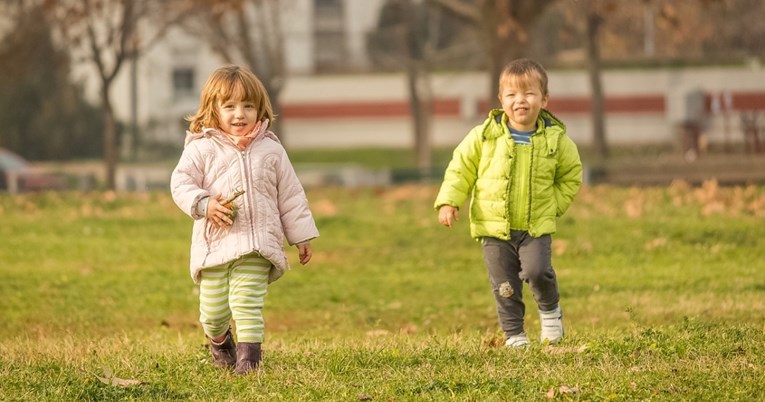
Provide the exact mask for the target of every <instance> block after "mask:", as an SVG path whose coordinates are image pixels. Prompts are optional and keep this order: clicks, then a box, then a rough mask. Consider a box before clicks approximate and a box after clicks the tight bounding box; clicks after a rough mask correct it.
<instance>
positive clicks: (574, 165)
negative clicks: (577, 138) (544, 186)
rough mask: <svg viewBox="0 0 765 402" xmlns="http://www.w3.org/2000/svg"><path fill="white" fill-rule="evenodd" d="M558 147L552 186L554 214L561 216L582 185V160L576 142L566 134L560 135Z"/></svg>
mask: <svg viewBox="0 0 765 402" xmlns="http://www.w3.org/2000/svg"><path fill="white" fill-rule="evenodd" d="M559 147H560V148H559V151H560V152H559V153H558V169H557V170H556V172H555V181H554V183H553V188H554V191H555V202H556V204H557V211H556V214H557V216H562V215H563V214H564V213H565V212H566V210H568V207H569V206H570V205H571V202H572V201H573V200H574V196H575V195H576V193H577V192H579V187H580V186H581V185H582V161H581V159H580V158H579V151H578V150H577V148H576V144H574V141H572V140H571V138H569V137H568V136H566V135H562V136H561V143H560V145H559Z"/></svg>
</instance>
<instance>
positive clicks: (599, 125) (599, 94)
mask: <svg viewBox="0 0 765 402" xmlns="http://www.w3.org/2000/svg"><path fill="white" fill-rule="evenodd" d="M602 22H603V21H602V18H601V17H600V16H599V15H598V14H597V12H595V11H593V10H592V9H591V8H589V7H588V11H587V40H586V42H587V72H588V75H589V78H590V88H591V89H592V105H591V112H592V145H593V147H594V148H595V154H596V155H597V156H598V157H599V158H600V159H603V160H605V159H607V158H608V144H607V141H606V129H605V123H604V101H603V85H602V83H601V62H600V48H599V45H598V31H599V29H600V25H601V23H602Z"/></svg>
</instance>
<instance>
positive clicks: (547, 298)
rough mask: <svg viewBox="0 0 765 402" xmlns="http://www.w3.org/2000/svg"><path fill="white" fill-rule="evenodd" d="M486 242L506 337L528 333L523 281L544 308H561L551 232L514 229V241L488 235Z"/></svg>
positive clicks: (484, 240)
mask: <svg viewBox="0 0 765 402" xmlns="http://www.w3.org/2000/svg"><path fill="white" fill-rule="evenodd" d="M482 243H483V257H484V260H485V261H486V268H487V270H488V271H489V281H490V282H491V288H492V290H493V292H494V300H496V302H497V316H498V317H499V325H500V327H501V328H502V330H503V331H504V332H505V336H512V335H518V334H520V333H521V332H524V330H523V317H524V315H525V314H526V306H525V305H524V304H523V282H527V283H528V284H529V289H531V293H532V295H533V296H534V300H536V302H537V306H538V307H539V309H540V310H542V311H550V310H554V309H555V308H556V307H558V301H559V300H560V295H559V294H558V280H557V279H556V277H555V271H554V270H553V267H552V255H551V254H552V253H551V246H552V238H551V237H550V235H544V236H541V237H538V238H535V237H532V236H531V235H530V234H529V233H528V232H526V231H517V230H513V231H511V234H510V240H500V239H497V238H493V237H484V238H483V242H482Z"/></svg>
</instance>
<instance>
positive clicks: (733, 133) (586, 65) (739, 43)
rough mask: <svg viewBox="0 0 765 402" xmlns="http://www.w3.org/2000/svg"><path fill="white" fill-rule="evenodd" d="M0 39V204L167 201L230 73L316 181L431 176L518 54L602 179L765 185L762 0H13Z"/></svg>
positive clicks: (488, 104)
mask: <svg viewBox="0 0 765 402" xmlns="http://www.w3.org/2000/svg"><path fill="white" fill-rule="evenodd" d="M0 38H2V39H1V40H0V127H2V129H0V173H1V174H0V191H10V192H22V191H31V190H37V189H50V188H58V189H80V190H90V189H114V190H126V191H142V190H149V189H167V186H168V183H169V175H170V171H171V170H172V168H173V167H174V164H175V163H176V162H177V159H178V157H179V155H180V152H181V149H182V146H183V138H184V136H185V130H186V127H187V123H186V122H185V121H184V117H185V116H186V115H188V114H190V113H193V112H194V111H195V110H196V108H197V104H198V97H199V91H200V90H201V88H202V85H203V84H204V82H205V80H206V78H207V76H208V75H209V74H210V73H211V72H212V71H213V70H214V69H215V68H217V67H218V66H220V65H222V64H228V63H235V64H242V65H247V66H249V67H250V68H251V69H252V70H253V71H255V72H256V74H257V75H258V76H259V77H260V78H261V80H262V81H263V83H264V84H265V86H266V87H267V89H268V91H269V94H270V96H271V100H272V102H273V104H274V107H275V111H276V113H277V114H278V119H277V121H276V122H275V125H274V131H275V132H276V133H277V134H278V135H279V137H280V138H281V140H282V142H283V144H284V145H285V147H286V148H287V149H288V152H289V153H290V156H291V157H292V159H293V162H294V163H295V165H296V168H297V169H298V173H299V175H300V176H301V180H302V181H303V182H304V184H305V185H307V186H311V185H326V184H337V185H345V186H363V185H387V184H391V183H396V182H403V181H413V180H416V181H436V180H438V178H439V176H440V175H441V174H442V172H443V169H444V168H445V166H446V163H447V162H448V160H449V157H450V153H451V150H452V149H453V147H454V146H455V145H456V144H457V143H458V142H459V141H460V140H461V139H462V137H463V136H464V135H465V134H466V133H467V132H468V130H469V129H470V128H472V127H473V126H475V125H477V124H480V123H481V122H482V121H483V120H484V119H485V116H486V114H487V113H488V111H489V109H490V108H494V107H498V103H497V96H496V94H497V85H496V82H497V78H498V75H499V72H500V70H501V68H502V67H503V66H504V64H505V63H507V62H508V61H510V60H512V59H515V58H518V57H529V58H533V59H536V60H538V61H540V62H541V63H543V64H544V65H545V67H546V68H547V69H548V72H549V76H550V96H551V98H550V103H549V109H550V110H551V111H552V112H553V113H554V114H555V115H556V116H558V117H559V118H560V119H561V120H563V121H564V122H565V123H566V125H567V128H568V134H569V135H570V136H571V137H572V138H573V140H574V141H575V142H576V143H577V144H578V146H579V147H580V152H581V153H582V157H583V161H584V163H585V171H586V177H585V179H586V181H587V182H588V183H590V184H597V183H613V184H622V185H662V184H669V183H670V182H672V181H673V180H685V181H687V182H690V183H700V182H702V181H705V180H710V179H714V180H718V181H719V182H721V183H723V184H727V183H730V184H741V183H757V182H765V116H763V114H765V69H763V66H762V62H763V59H764V58H765V3H764V2H762V1H761V0H641V1H638V0H635V1H620V0H363V1H362V0H289V1H287V0H281V1H280V0H163V1H153V0H2V1H1V2H0Z"/></svg>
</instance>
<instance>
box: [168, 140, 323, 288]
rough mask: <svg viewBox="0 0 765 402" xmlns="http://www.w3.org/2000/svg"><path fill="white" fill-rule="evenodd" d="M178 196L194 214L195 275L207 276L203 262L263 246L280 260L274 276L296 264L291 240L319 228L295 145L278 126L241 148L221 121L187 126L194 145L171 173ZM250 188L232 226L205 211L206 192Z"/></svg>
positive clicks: (316, 233)
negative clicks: (293, 159)
mask: <svg viewBox="0 0 765 402" xmlns="http://www.w3.org/2000/svg"><path fill="white" fill-rule="evenodd" d="M170 189H171V192H172V195H173V200H174V201H175V203H176V204H177V205H178V207H179V208H180V209H181V210H182V211H183V212H185V213H186V214H187V215H189V216H191V217H192V218H193V219H194V228H193V232H192V237H191V261H190V270H191V277H192V278H193V280H194V282H195V283H199V280H200V276H201V275H200V271H201V270H202V269H203V268H207V267H213V266H217V265H220V264H223V263H226V262H230V261H233V260H235V259H237V258H239V257H241V256H243V255H246V254H250V253H252V252H257V253H259V254H260V255H262V256H263V257H265V258H266V259H268V260H269V261H271V263H272V264H273V266H272V268H271V272H270V274H269V282H273V281H275V280H276V279H278V278H279V277H281V276H282V275H283V274H284V272H285V271H286V270H288V269H289V263H288V261H287V256H286V254H285V253H284V240H285V238H286V240H287V242H289V244H290V245H295V244H298V243H302V242H305V241H309V240H311V239H313V238H316V237H318V236H319V231H318V229H317V228H316V223H315V222H314V220H313V216H312V215H311V211H310V210H309V209H308V200H307V198H306V196H305V192H304V190H303V187H302V185H301V184H300V181H299V180H298V178H297V175H296V174H295V171H294V169H293V168H292V164H291V163H290V161H289V158H288V157H287V152H286V151H285V150H284V148H283V147H282V145H281V143H280V142H279V140H278V139H277V137H276V135H274V134H273V133H272V132H270V131H264V132H263V133H262V134H261V135H259V136H257V137H256V138H255V139H253V141H252V142H251V143H250V144H249V145H248V146H247V148H246V149H245V150H244V151H240V150H239V149H238V148H237V147H236V146H235V145H234V144H233V143H232V142H231V141H230V140H229V139H228V138H226V137H225V136H224V134H222V133H221V132H219V131H218V130H215V129H209V128H206V129H204V130H202V132H201V133H191V132H187V133H186V145H185V147H184V150H183V154H182V155H181V159H180V161H179V162H178V166H176V167H175V170H173V173H172V177H171V179H170ZM240 189H244V190H245V191H246V192H245V193H244V195H242V196H241V197H239V198H238V199H237V200H236V201H235V202H234V204H235V205H236V207H237V215H236V218H235V219H234V224H233V225H231V226H229V227H224V228H215V227H214V226H213V225H212V224H211V223H210V222H208V220H207V218H206V217H205V216H203V215H200V214H198V213H197V204H198V203H199V202H200V200H202V199H203V198H205V197H209V196H214V195H216V194H222V195H223V197H224V198H226V197H228V196H229V195H231V194H233V193H234V192H235V191H237V190H240Z"/></svg>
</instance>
